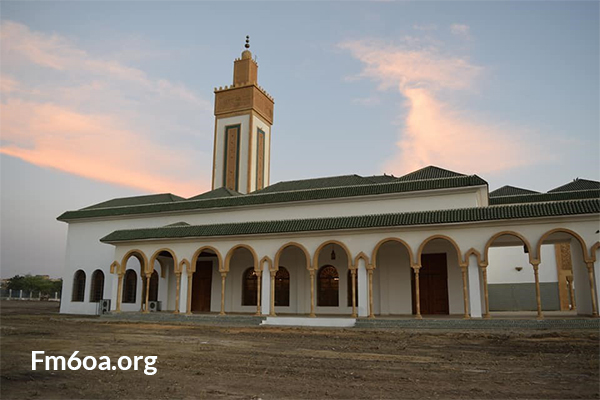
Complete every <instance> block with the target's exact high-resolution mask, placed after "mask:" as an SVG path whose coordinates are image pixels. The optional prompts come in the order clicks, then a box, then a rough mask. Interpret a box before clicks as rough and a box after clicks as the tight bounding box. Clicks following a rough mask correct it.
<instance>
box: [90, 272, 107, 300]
mask: <svg viewBox="0 0 600 400" xmlns="http://www.w3.org/2000/svg"><path fill="white" fill-rule="evenodd" d="M103 297H104V272H102V270H101V269H97V270H95V271H94V273H93V274H92V287H91V290H90V302H92V303H97V302H99V301H100V300H102V298H103Z"/></svg>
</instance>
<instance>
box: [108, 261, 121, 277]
mask: <svg viewBox="0 0 600 400" xmlns="http://www.w3.org/2000/svg"><path fill="white" fill-rule="evenodd" d="M120 272H121V265H120V264H119V262H118V261H116V260H115V261H113V262H112V264H110V273H111V274H118V273H120Z"/></svg>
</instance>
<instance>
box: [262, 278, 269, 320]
mask: <svg viewBox="0 0 600 400" xmlns="http://www.w3.org/2000/svg"><path fill="white" fill-rule="evenodd" d="M261 280H262V283H261V288H260V291H261V295H260V309H261V314H262V315H267V314H270V313H271V274H270V273H268V274H267V273H264V274H262V276H261Z"/></svg>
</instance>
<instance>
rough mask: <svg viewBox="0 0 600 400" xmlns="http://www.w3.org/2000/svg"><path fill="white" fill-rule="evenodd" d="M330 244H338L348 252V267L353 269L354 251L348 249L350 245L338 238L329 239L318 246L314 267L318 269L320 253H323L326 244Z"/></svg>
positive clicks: (314, 257)
mask: <svg viewBox="0 0 600 400" xmlns="http://www.w3.org/2000/svg"><path fill="white" fill-rule="evenodd" d="M330 244H337V245H338V246H340V247H341V248H342V249H344V251H345V252H346V258H347V259H348V269H352V253H351V252H350V250H349V249H348V246H346V245H345V244H344V243H342V242H340V241H338V240H328V241H326V242H324V243H321V245H320V246H319V247H317V250H316V251H315V255H314V256H313V269H317V267H318V265H319V255H320V254H321V250H323V248H324V247H325V246H327V245H330Z"/></svg>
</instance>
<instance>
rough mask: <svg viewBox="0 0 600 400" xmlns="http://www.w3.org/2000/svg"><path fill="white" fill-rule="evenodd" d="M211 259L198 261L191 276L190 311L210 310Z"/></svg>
mask: <svg viewBox="0 0 600 400" xmlns="http://www.w3.org/2000/svg"><path fill="white" fill-rule="evenodd" d="M212 264H213V263H212V261H198V263H197V264H196V272H194V275H193V277H192V311H197V312H210V290H211V287H212Z"/></svg>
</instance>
